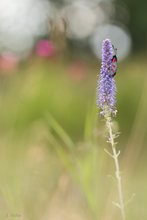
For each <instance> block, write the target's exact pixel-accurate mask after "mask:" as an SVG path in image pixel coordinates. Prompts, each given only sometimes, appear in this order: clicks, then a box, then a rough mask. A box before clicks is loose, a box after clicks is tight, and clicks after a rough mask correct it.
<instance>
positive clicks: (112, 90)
mask: <svg viewBox="0 0 147 220" xmlns="http://www.w3.org/2000/svg"><path fill="white" fill-rule="evenodd" d="M112 56H113V48H112V44H111V41H110V40H109V39H105V40H104V41H103V44H102V65H101V70H100V75H99V79H98V87H97V105H98V107H99V108H100V110H101V111H100V114H101V115H103V116H105V114H106V112H107V113H109V114H113V115H114V114H115V113H116V108H115V105H116V84H115V79H114V78H113V76H111V75H110V74H109V71H110V69H111V65H112V61H111V60H112Z"/></svg>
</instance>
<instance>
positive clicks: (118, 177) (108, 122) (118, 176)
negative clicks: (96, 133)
mask: <svg viewBox="0 0 147 220" xmlns="http://www.w3.org/2000/svg"><path fill="white" fill-rule="evenodd" d="M106 125H107V129H108V132H109V142H110V144H111V148H112V158H113V159H114V164H115V177H116V180H117V189H118V196H119V208H120V212H121V217H122V220H126V216H125V205H124V198H123V191H122V180H121V174H120V166H119V161H118V156H119V152H117V150H116V143H115V141H114V138H115V134H113V131H112V122H111V117H106Z"/></svg>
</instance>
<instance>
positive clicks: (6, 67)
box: [0, 53, 19, 71]
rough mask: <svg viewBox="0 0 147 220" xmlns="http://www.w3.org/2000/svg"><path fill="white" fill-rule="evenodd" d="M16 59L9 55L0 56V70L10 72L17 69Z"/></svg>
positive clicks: (17, 61)
mask: <svg viewBox="0 0 147 220" xmlns="http://www.w3.org/2000/svg"><path fill="white" fill-rule="evenodd" d="M18 63H19V60H18V58H17V57H16V56H15V55H13V54H11V53H4V54H2V55H1V56H0V69H1V70H3V71H11V70H14V69H16V68H17V66H18Z"/></svg>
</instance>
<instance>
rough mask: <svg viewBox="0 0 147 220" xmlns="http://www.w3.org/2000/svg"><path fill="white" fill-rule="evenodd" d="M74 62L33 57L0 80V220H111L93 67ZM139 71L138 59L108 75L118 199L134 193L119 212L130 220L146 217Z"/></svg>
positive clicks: (108, 164) (111, 185) (107, 161)
mask: <svg viewBox="0 0 147 220" xmlns="http://www.w3.org/2000/svg"><path fill="white" fill-rule="evenodd" d="M75 63H76V62H75V61H70V62H68V63H67V62H66V61H63V60H62V62H60V60H56V59H55V60H50V61H48V60H43V59H38V58H35V59H32V60H30V61H29V62H28V63H24V64H22V68H20V69H19V70H18V71H17V70H16V71H14V72H13V73H12V72H11V74H8V73H7V74H6V73H3V75H2V74H1V80H0V122H1V123H0V137H1V138H0V149H1V154H0V180H1V181H0V207H1V210H2V211H1V212H0V218H1V219H2V220H3V219H5V217H6V216H8V217H10V218H11V219H13V220H16V219H18V216H21V218H22V219H23V220H26V219H27V220H42V219H43V220H46V219H64V220H66V219H68V220H69V219H101V220H105V219H108V217H109V218H112V219H119V215H118V212H117V210H116V208H115V207H114V206H113V205H112V200H115V196H116V195H115V188H116V186H115V182H113V180H112V179H113V178H108V176H109V177H112V173H113V163H112V161H111V158H108V156H107V155H106V154H105V152H104V150H103V149H104V148H107V147H108V145H107V144H106V143H105V128H104V125H103V120H101V119H98V110H97V109H96V106H95V90H96V80H97V76H96V75H97V69H98V68H99V65H98V64H97V60H96V62H95V61H93V62H91V61H89V62H87V60H86V61H84V60H83V61H82V65H83V66H85V65H86V68H83V69H82V70H81V72H80V71H77V68H75V69H74V68H73V64H75ZM138 64H139V65H138ZM80 65H81V64H80ZM71 67H72V68H71ZM78 67H79V64H78ZM145 73H146V60H145V56H144V55H140V56H137V57H135V56H134V57H132V58H130V60H128V61H125V62H123V63H122V64H121V65H120V67H119V71H118V74H117V75H116V81H117V88H118V92H117V98H118V103H117V106H118V116H117V122H118V125H119V127H120V131H121V135H120V137H119V140H118V141H119V148H121V150H122V154H121V162H122V167H123V177H124V179H125V181H124V186H125V187H124V188H125V197H126V201H127V200H129V198H130V197H131V194H132V193H134V192H135V193H136V197H134V199H133V200H132V201H131V202H130V204H128V206H127V207H126V210H127V216H128V219H130V220H131V219H134V220H137V219H138V218H140V217H141V218H143V219H145V218H146V217H147V214H146V209H145V204H146V200H147V195H146V175H145V172H146V170H145V166H146V131H147V117H146V108H147V101H146V93H147V86H146V85H147V77H146V74H145ZM79 76H80V77H79ZM67 213H69V214H67Z"/></svg>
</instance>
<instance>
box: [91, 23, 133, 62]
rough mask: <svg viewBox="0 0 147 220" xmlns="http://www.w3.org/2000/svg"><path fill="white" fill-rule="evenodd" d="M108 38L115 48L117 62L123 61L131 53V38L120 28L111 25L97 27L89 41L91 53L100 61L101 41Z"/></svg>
mask: <svg viewBox="0 0 147 220" xmlns="http://www.w3.org/2000/svg"><path fill="white" fill-rule="evenodd" d="M106 38H109V39H110V40H111V42H112V44H113V45H114V46H115V48H117V56H118V61H121V60H123V59H124V58H125V57H127V56H128V54H129V53H130V51H131V44H132V41H131V37H130V35H129V33H128V32H127V31H126V30H124V29H123V28H122V27H119V26H117V25H113V24H107V25H103V26H98V27H97V29H96V31H95V33H94V35H93V36H92V37H91V39H90V43H91V47H92V50H93V52H94V53H95V54H96V55H97V56H98V58H100V59H101V56H102V54H101V53H102V52H101V51H102V41H103V40H104V39H106Z"/></svg>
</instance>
